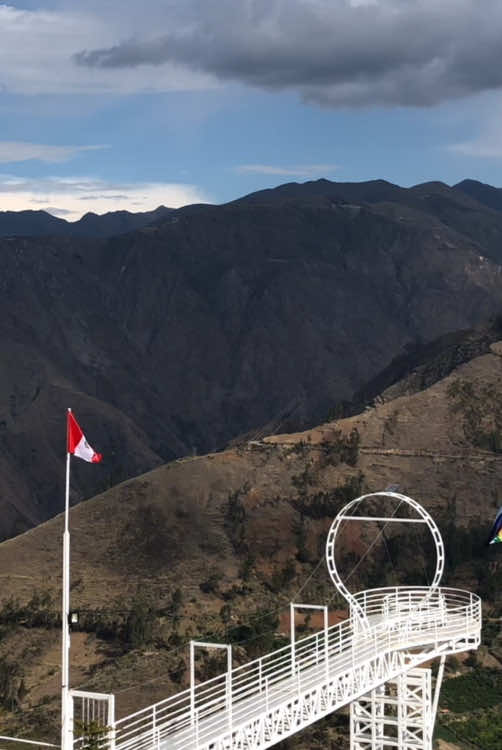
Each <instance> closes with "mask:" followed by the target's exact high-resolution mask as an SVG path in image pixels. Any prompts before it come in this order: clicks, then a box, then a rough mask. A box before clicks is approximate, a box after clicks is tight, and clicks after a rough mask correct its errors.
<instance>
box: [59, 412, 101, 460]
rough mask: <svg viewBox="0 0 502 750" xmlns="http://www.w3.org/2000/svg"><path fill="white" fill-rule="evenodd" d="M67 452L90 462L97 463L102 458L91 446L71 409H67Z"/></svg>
mask: <svg viewBox="0 0 502 750" xmlns="http://www.w3.org/2000/svg"><path fill="white" fill-rule="evenodd" d="M68 453H72V454H73V455H74V456H78V457H79V458H83V459H84V461H89V463H92V464H98V463H99V462H100V461H101V459H102V458H103V456H102V455H101V453H96V452H95V451H94V449H93V448H91V446H90V445H89V443H88V442H87V440H86V439H85V435H84V433H83V432H82V430H81V429H80V425H79V423H78V422H77V420H76V419H75V417H74V416H73V414H72V413H71V411H68Z"/></svg>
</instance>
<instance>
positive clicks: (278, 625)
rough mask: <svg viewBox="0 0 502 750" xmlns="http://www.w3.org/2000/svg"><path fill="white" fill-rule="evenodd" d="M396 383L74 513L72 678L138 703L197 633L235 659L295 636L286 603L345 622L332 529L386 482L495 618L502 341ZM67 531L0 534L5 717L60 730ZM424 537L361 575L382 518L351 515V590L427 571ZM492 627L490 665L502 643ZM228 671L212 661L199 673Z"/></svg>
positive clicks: (165, 681) (384, 546)
mask: <svg viewBox="0 0 502 750" xmlns="http://www.w3.org/2000/svg"><path fill="white" fill-rule="evenodd" d="M392 396H393V394H392V393H390V394H388V395H387V400H385V399H378V400H377V402H376V405H375V406H374V407H371V408H367V409H366V410H365V411H364V412H362V413H361V414H358V415H355V416H353V417H350V418H348V419H343V420H340V421H338V422H330V423H326V424H323V425H321V426H320V427H316V428H313V429H311V430H308V431H306V432H302V433H297V434H285V435H276V436H270V437H268V438H265V439H264V440H262V441H254V442H251V443H244V444H242V445H240V446H235V447H234V448H232V449H229V450H226V451H223V452H221V453H218V454H214V455H207V456H200V457H192V458H189V459H185V460H181V461H174V462H172V463H170V464H167V465H165V466H160V467H159V468H157V469H155V470H154V471H151V472H149V473H148V474H145V475H143V476H141V477H137V478H136V479H132V480H129V481H127V482H124V483H122V484H120V485H118V486H116V487H113V488H112V489H110V490H108V491H107V492H106V493H104V494H102V495H99V496H98V497H95V498H93V499H92V500H89V501H87V502H85V503H81V504H79V505H78V506H77V507H75V508H73V510H72V513H71V529H72V587H71V588H72V593H71V597H72V607H73V608H75V609H77V610H79V611H80V625H79V630H78V631H77V632H75V633H74V634H73V636H72V665H73V666H72V684H73V686H74V687H77V686H86V687H87V688H89V689H91V688H95V689H99V690H104V691H113V692H116V693H117V702H118V711H119V713H121V714H124V713H126V712H129V711H131V710H132V709H133V708H134V707H138V706H141V705H145V704H147V703H149V702H151V701H153V700H156V699H158V698H160V697H161V696H164V695H166V694H167V693H169V692H172V691H175V690H178V689H180V687H181V686H183V685H185V684H186V680H187V673H186V656H187V648H186V642H187V640H188V639H189V638H190V637H194V636H206V637H213V638H216V639H221V640H231V641H232V642H233V643H234V644H235V659H236V660H237V662H239V661H243V660H245V659H248V658H250V657H252V656H254V655H255V654H257V653H260V652H261V651H263V650H267V649H270V648H272V647H273V646H274V645H278V644H279V643H282V642H284V641H283V640H282V639H283V635H281V634H284V633H286V632H287V619H286V616H287V609H288V602H289V601H290V599H294V598H296V599H299V598H300V597H301V599H302V600H303V601H311V602H325V601H329V602H330V606H331V609H332V615H331V616H332V621H335V618H336V617H339V616H342V615H343V602H341V601H339V600H337V599H336V597H334V596H333V589H332V586H331V584H330V582H329V579H328V575H327V572H326V569H325V566H324V562H323V548H324V543H325V537H326V532H327V529H328V527H329V524H330V523H331V521H332V519H333V516H334V515H335V514H336V512H337V511H338V510H339V509H340V507H341V506H342V505H343V504H344V503H345V502H347V501H348V500H350V499H352V498H353V497H355V496H357V495H358V494H360V493H362V492H363V491H375V490H380V489H382V488H385V487H387V486H389V485H390V484H398V485H399V486H400V488H401V490H402V491H403V492H405V493H407V494H409V495H411V496H412V497H414V498H416V499H417V500H419V501H420V502H422V503H423V504H424V505H425V507H426V508H427V509H428V510H429V511H431V513H432V514H433V515H434V517H435V519H436V520H437V522H438V524H439V526H440V528H441V530H442V532H443V536H444V540H445V545H446V552H447V568H446V574H445V581H446V582H447V583H449V584H451V585H461V586H466V587H469V588H471V589H472V590H474V591H477V592H478V593H481V594H482V595H483V597H485V598H486V600H487V605H488V604H489V606H490V607H491V608H492V611H493V613H494V614H495V615H497V612H499V611H500V608H501V604H502V602H501V600H500V592H499V587H498V585H497V571H498V570H500V564H501V563H500V559H499V552H500V551H499V550H498V549H497V547H496V546H495V547H490V548H488V547H487V546H486V544H485V542H486V536H487V533H488V530H489V527H490V524H491V522H492V519H493V516H494V514H495V511H496V509H497V508H498V506H499V505H500V504H501V496H500V484H501V479H502V406H501V404H502V342H499V343H495V344H492V345H491V349H490V351H489V353H487V354H483V355H480V356H476V357H474V358H473V359H472V360H470V361H468V362H465V363H464V364H462V365H460V366H459V367H457V368H455V369H453V370H452V372H451V373H450V374H449V375H448V376H447V377H446V378H443V379H441V380H438V381H437V382H435V383H434V384H433V385H431V386H430V387H428V388H427V389H425V390H422V391H418V392H415V393H412V394H411V395H400V396H398V397H395V398H394V397H392ZM85 468H86V470H88V471H89V472H90V471H93V470H95V468H96V467H93V466H85ZM61 532H62V518H61V516H59V517H57V518H55V519H53V520H51V521H49V522H47V523H45V524H43V525H41V526H39V527H38V528H36V529H33V530H31V531H28V532H27V533H25V534H23V535H21V536H19V537H17V538H15V539H11V540H9V541H6V542H4V543H3V544H1V545H0V571H1V573H0V576H1V578H2V587H1V595H0V598H1V603H0V627H1V634H2V638H1V640H0V673H1V674H4V675H7V676H8V679H7V678H6V682H5V684H7V685H8V686H9V690H10V692H9V694H8V696H7V697H6V696H5V695H4V697H3V699H2V701H3V711H4V714H3V722H4V723H5V726H9V727H11V728H12V729H14V728H15V726H16V725H17V724H18V721H19V716H20V715H21V714H20V713H19V712H20V711H22V712H23V713H22V717H23V722H24V727H25V728H26V727H31V731H33V732H35V731H36V732H37V733H38V736H40V735H41V734H44V736H46V737H47V738H50V737H51V736H54V731H55V730H54V724H51V722H52V721H54V722H55V718H54V717H55V712H56V711H57V693H58V681H59V674H58V663H59V631H58V628H57V618H58V615H57V612H58V608H59V601H60V567H61V552H60V548H61ZM421 533H422V532H420V533H418V532H417V535H416V534H415V532H414V531H412V530H408V529H406V530H405V532H404V533H403V532H402V530H400V531H398V530H397V526H396V527H394V528H393V529H391V530H390V531H389V532H388V533H387V532H386V539H385V543H382V542H381V541H380V542H379V544H378V545H376V546H375V548H374V549H373V550H372V553H371V555H369V556H368V557H367V558H366V559H365V564H364V565H361V566H358V567H357V569H356V570H355V571H354V567H355V566H356V565H357V562H358V560H359V558H360V557H361V555H364V554H365V551H366V550H367V548H368V546H369V545H370V543H371V542H372V540H373V539H374V529H373V531H372V530H371V529H370V528H358V529H354V528H353V527H352V526H348V527H347V528H346V530H345V532H344V534H343V535H342V537H341V544H340V547H339V555H340V565H341V567H342V569H344V570H345V572H346V573H347V574H349V573H350V572H351V571H353V574H352V576H351V587H352V588H353V589H359V588H361V587H366V586H371V585H384V584H393V583H404V582H406V583H410V584H412V583H417V584H420V583H422V582H424V580H427V579H428V578H430V575H431V568H432V566H433V563H434V560H433V556H432V553H431V550H430V547H429V544H428V541H427V538H426V537H422V536H421ZM497 608H498V609H497ZM340 610H342V611H340ZM487 611H488V609H487ZM499 614H500V612H499ZM497 616H498V615H497ZM496 623H497V621H495V620H494V621H493V623H492V624H491V625H490V633H489V634H488V633H487V636H486V638H487V644H488V645H489V646H490V654H491V655H490V654H489V653H488V652H487V651H486V649H485V652H483V653H484V656H483V657H482V658H483V659H484V661H483V664H486V666H488V667H498V666H499V659H500V657H501V656H502V635H501V633H500V623H498V624H496ZM313 624H315V623H313ZM456 668H457V669H458V666H457V667H456ZM215 669H218V665H217V664H216V663H213V662H209V663H201V664H200V670H201V671H200V676H201V677H202V676H203V675H204V674H206V675H207V674H208V670H209V671H210V670H215ZM2 670H3V672H2ZM497 684H498V683H497ZM450 697H451V696H450ZM451 700H452V701H453V698H451ZM490 705H491V704H490ZM51 717H52V718H51ZM339 721H342V723H343V717H342V718H340V717H338V718H337V719H336V721H335V725H332V726H331V729H330V731H331V732H334V734H335V735H336V733H337V731H338V730H337V726H338V724H337V723H336V722H339ZM455 726H456V725H455ZM324 737H325V735H324ZM319 741H320V742H321V744H320V745H319V746H320V747H322V746H323V745H322V737H321V739H320V740H319ZM316 742H317V740H316V741H315V742H314V740H312V741H311V744H310V747H317V744H316ZM341 747H343V744H342V745H341Z"/></svg>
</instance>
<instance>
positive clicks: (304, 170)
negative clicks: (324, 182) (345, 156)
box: [235, 164, 338, 179]
mask: <svg viewBox="0 0 502 750" xmlns="http://www.w3.org/2000/svg"><path fill="white" fill-rule="evenodd" d="M337 169H338V167H337V165H336V164H304V165H302V166H295V167H293V166H292V167H279V166H274V165H272V164H241V165H240V166H238V167H236V168H235V171H236V172H238V173H239V174H265V175H277V176H278V177H303V178H305V179H312V178H314V177H321V176H323V175H327V174H331V173H333V172H334V171H335V170H337Z"/></svg>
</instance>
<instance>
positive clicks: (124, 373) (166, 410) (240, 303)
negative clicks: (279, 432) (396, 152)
mask: <svg viewBox="0 0 502 750" xmlns="http://www.w3.org/2000/svg"><path fill="white" fill-rule="evenodd" d="M375 185H376V193H375V198H378V201H379V202H376V203H371V204H369V203H367V202H362V203H361V204H360V205H357V204H355V203H353V202H352V203H347V202H345V201H344V200H342V198H340V199H339V200H338V199H336V200H335V199H334V198H333V191H336V190H340V189H341V188H340V186H336V185H335V184H331V183H326V181H320V182H318V183H307V184H306V185H304V186H295V187H294V190H293V192H294V196H293V197H292V198H291V197H290V196H289V195H286V198H284V196H282V197H280V196H281V195H282V194H283V193H284V192H285V193H286V194H287V193H288V190H289V189H290V188H289V187H288V186H285V187H284V188H280V189H278V191H277V192H273V193H272V194H271V195H269V196H268V197H267V200H266V201H265V202H264V201H263V200H262V199H259V200H258V198H259V197H258V198H256V200H250V199H244V200H242V201H238V202H234V203H232V204H228V205H225V206H218V207H214V206H191V207H188V208H185V209H180V210H178V211H175V212H172V213H170V214H169V215H168V218H167V220H165V221H161V222H160V223H159V222H158V223H156V224H154V225H152V226H149V227H147V228H144V229H142V230H140V231H137V232H132V233H129V234H125V235H122V236H120V237H112V238H109V239H101V240H96V239H93V240H88V239H87V240H86V239H76V238H71V239H68V238H45V239H41V238H11V239H7V238H4V239H3V240H0V264H1V282H0V284H1V290H2V295H1V297H0V340H1V341H2V347H3V351H2V354H3V356H2V361H1V364H0V439H1V441H2V446H3V450H2V458H1V468H0V488H1V494H0V536H10V535H12V534H14V533H16V532H18V531H22V530H24V529H26V528H28V527H29V526H31V525H33V524H35V523H37V522H40V521H42V520H44V519H45V518H48V517H50V516H51V515H53V514H54V513H56V512H57V511H58V510H59V508H60V507H61V505H60V503H61V497H62V489H63V488H62V478H63V471H62V460H63V453H64V445H63V436H64V411H65V409H66V407H67V406H71V407H72V408H74V409H75V411H76V413H77V415H78V416H79V417H80V418H81V421H82V422H83V424H84V426H85V429H86V432H87V433H88V437H89V438H90V439H91V440H92V442H93V443H94V444H96V447H97V448H99V449H100V450H101V452H102V453H103V454H104V455H105V463H104V465H103V466H102V467H99V468H95V471H94V473H89V472H84V471H83V470H82V469H78V474H76V476H75V479H76V483H75V497H74V499H75V500H76V499H80V498H82V497H86V496H89V495H92V494H96V492H98V491H100V490H102V489H104V488H105V487H108V486H110V485H111V484H114V483H115V482H117V481H120V480H122V479H124V478H126V477H130V476H133V475H134V474H136V473H140V472H143V471H146V470H148V469H150V468H152V467H154V466H156V465H158V464H159V463H161V462H163V461H167V460H170V459H171V458H173V457H175V456H180V455H190V454H194V453H201V452H202V453H205V452H207V451H212V450H217V449H220V448H222V447H223V446H224V445H225V444H227V442H228V441H229V440H230V439H232V438H234V437H235V436H236V435H240V434H244V433H247V432H249V431H250V430H256V429H257V428H259V427H261V426H263V425H266V424H268V423H270V422H272V423H276V424H278V423H279V422H280V421H281V419H282V417H283V415H285V414H288V415H290V424H292V425H293V426H294V428H295V429H297V428H298V427H303V426H306V425H309V424H315V423H316V422H319V421H321V420H322V419H323V418H325V416H326V414H327V413H328V411H329V410H330V408H331V407H332V406H333V404H335V403H337V402H339V401H343V400H346V401H350V400H351V399H352V398H353V397H354V394H355V393H356V392H357V391H358V390H359V389H360V388H361V387H362V386H363V385H364V384H365V383H367V382H368V381H370V380H371V379H373V378H374V377H375V376H376V375H377V374H378V373H380V372H381V371H382V370H383V369H384V368H385V367H387V366H388V365H389V363H390V362H391V361H392V360H393V359H394V358H395V357H396V356H399V355H400V354H402V353H403V352H404V351H406V350H407V348H409V347H410V346H415V345H416V344H417V343H421V344H423V343H427V342H430V341H432V340H434V339H435V338H436V337H438V336H441V335H444V334H446V333H447V332H451V331H455V330H458V329H463V328H470V327H472V326H476V325H478V324H480V323H482V322H484V321H485V320H487V319H488V318H490V317H491V316H493V315H495V314H497V313H498V312H500V299H501V292H502V274H501V267H500V265H499V264H498V263H496V262H495V261H491V260H489V259H487V257H488V256H489V255H490V254H491V255H493V256H494V257H495V255H496V253H495V252H492V250H491V249H490V248H491V247H492V245H493V246H494V245H495V244H496V242H495V240H496V235H495V234H493V235H490V236H491V237H492V240H493V242H492V244H491V245H490V247H489V248H488V249H487V250H485V249H484V248H483V247H481V245H480V243H481V240H476V241H474V240H473V239H472V238H471V236H472V237H474V236H475V235H476V233H477V228H476V227H477V223H476V222H477V221H478V219H477V218H476V217H478V216H480V215H481V213H482V212H483V211H484V212H485V214H486V215H488V216H489V221H490V222H492V221H493V222H495V220H496V219H497V220H498V221H499V222H502V217H498V215H497V214H495V212H493V211H488V209H485V208H483V207H482V206H481V205H480V204H474V205H475V210H474V208H473V209H472V211H473V212H474V214H472V215H474V216H475V220H474V219H473V223H472V226H471V225H470V224H469V221H470V218H469V217H471V213H469V212H464V213H463V214H462V211H463V209H462V207H461V205H460V204H459V203H458V199H457V203H456V204H455V205H456V208H455V211H453V209H452V213H451V215H450V214H448V216H449V217H450V218H449V221H450V224H451V225H450V224H447V223H444V222H443V221H442V220H441V219H440V218H437V217H435V215H434V213H433V211H432V208H431V206H432V207H434V206H436V202H435V200H436V199H434V200H432V199H431V200H429V199H428V198H427V199H426V197H427V196H428V195H439V196H443V193H444V192H445V190H446V192H447V201H446V198H445V199H444V201H443V198H442V197H441V201H439V203H440V205H441V206H443V205H445V201H446V203H448V205H450V204H452V202H453V194H454V191H451V190H450V189H447V188H446V187H445V186H440V185H439V186H437V185H435V186H432V187H431V186H429V187H427V188H425V187H424V186H422V187H421V188H420V190H421V191H422V192H420V190H418V188H417V190H416V191H414V190H410V191H404V193H405V194H406V195H411V196H415V197H413V200H412V203H413V206H412V205H411V204H410V205H408V204H406V205H405V204H401V203H397V202H396V201H397V198H396V199H395V198H394V197H393V196H394V194H395V193H396V191H397V194H399V195H401V193H403V190H402V189H401V188H395V186H389V185H388V184H387V183H376V184H375ZM375 185H373V184H372V185H370V186H368V187H367V188H366V189H365V191H366V192H364V191H363V192H364V195H362V196H361V197H360V198H359V199H360V200H361V201H362V199H363V197H366V198H367V197H368V195H370V194H371V195H372V194H373V193H372V191H373V190H374V188H375ZM382 185H383V187H382ZM291 189H292V188H291ZM351 189H352V188H351ZM382 189H383V192H384V194H385V195H384V196H382V195H381V191H382ZM343 190H345V191H347V190H349V188H348V187H347V186H344V187H343ZM361 190H363V187H361V186H353V189H352V192H353V193H354V197H353V198H351V200H355V199H356V197H357V196H356V193H357V191H359V192H361ZM434 191H436V192H434ZM448 191H449V192H448ZM277 196H279V197H280V200H279V199H277ZM302 196H303V197H302ZM417 196H418V197H417ZM424 196H425V197H424ZM383 197H384V198H385V200H382V198H383ZM391 199H392V200H391ZM407 200H408V199H407ZM392 201H394V202H392ZM462 201H463V202H464V203H466V202H467V203H469V201H470V199H469V198H467V197H464V198H462ZM471 203H472V201H471ZM415 204H417V205H418V204H420V206H422V209H423V210H422V209H420V210H418V209H417V208H416V206H415ZM462 205H463V204H462ZM442 210H443V209H442ZM427 212H429V213H427ZM443 214H444V215H446V209H445V210H444V211H443ZM457 214H458V215H462V216H463V218H462V221H463V222H464V223H467V224H469V227H470V229H469V232H467V230H465V231H464V230H463V229H462V231H460V229H458V228H455V227H454V226H453V225H454V223H455V222H454V221H453V218H452V217H453V215H455V216H456V215H457ZM494 217H495V218H494ZM450 219H451V220H450ZM487 221H488V219H487ZM483 226H484V227H485V229H484V230H483V232H484V234H483V233H482V234H483V236H484V235H485V234H486V235H488V234H489V231H488V229H487V228H486V227H488V226H489V223H488V224H486V225H483ZM490 226H491V225H490ZM494 226H495V224H494ZM485 230H486V231H485ZM468 235H469V236H468ZM494 238H495V239H494Z"/></svg>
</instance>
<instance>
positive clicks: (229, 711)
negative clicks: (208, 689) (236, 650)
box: [225, 646, 232, 731]
mask: <svg viewBox="0 0 502 750" xmlns="http://www.w3.org/2000/svg"><path fill="white" fill-rule="evenodd" d="M225 689H226V694H227V695H226V699H227V701H226V702H227V714H228V728H229V729H230V731H232V646H227V680H226V685H225Z"/></svg>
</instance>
